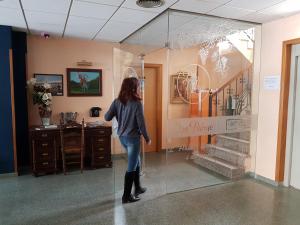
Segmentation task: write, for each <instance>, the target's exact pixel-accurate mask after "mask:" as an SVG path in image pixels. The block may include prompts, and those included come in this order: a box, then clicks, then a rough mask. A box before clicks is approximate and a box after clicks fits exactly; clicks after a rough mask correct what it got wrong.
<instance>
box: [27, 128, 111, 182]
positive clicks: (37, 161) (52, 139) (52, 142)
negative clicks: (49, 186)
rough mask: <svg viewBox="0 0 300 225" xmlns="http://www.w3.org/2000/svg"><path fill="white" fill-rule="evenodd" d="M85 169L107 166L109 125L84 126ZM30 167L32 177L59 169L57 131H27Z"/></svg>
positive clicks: (32, 129)
mask: <svg viewBox="0 0 300 225" xmlns="http://www.w3.org/2000/svg"><path fill="white" fill-rule="evenodd" d="M84 132H85V149H84V166H85V168H90V169H96V168H103V167H111V166H112V161H111V134H112V130H111V127H110V126H98V127H85V128H84ZM29 141H30V149H31V168H32V173H33V174H34V175H35V176H38V175H41V174H49V173H57V172H60V171H61V170H62V157H61V148H60V130H59V128H51V129H50V128H42V127H31V128H30V130H29Z"/></svg>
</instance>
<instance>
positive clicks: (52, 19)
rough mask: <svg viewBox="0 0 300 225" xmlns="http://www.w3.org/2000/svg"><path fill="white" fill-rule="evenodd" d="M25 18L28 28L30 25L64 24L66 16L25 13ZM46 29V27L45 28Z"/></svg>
mask: <svg viewBox="0 0 300 225" xmlns="http://www.w3.org/2000/svg"><path fill="white" fill-rule="evenodd" d="M25 16H26V19H27V22H28V26H29V28H30V25H31V23H44V24H57V25H60V24H63V25H64V24H65V22H66V19H67V15H63V14H54V13H44V12H36V11H34V12H33V11H25ZM45 28H46V27H45Z"/></svg>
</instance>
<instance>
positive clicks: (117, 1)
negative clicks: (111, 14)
mask: <svg viewBox="0 0 300 225" xmlns="http://www.w3.org/2000/svg"><path fill="white" fill-rule="evenodd" d="M75 1H80V2H93V3H98V4H105V5H113V6H120V5H121V3H122V2H123V0H75Z"/></svg>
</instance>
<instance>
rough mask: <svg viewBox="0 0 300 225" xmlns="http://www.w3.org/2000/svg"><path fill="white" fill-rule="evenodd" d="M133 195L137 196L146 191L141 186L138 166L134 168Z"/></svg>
mask: <svg viewBox="0 0 300 225" xmlns="http://www.w3.org/2000/svg"><path fill="white" fill-rule="evenodd" d="M134 188H135V190H134V195H135V197H138V196H139V195H140V194H143V193H145V192H146V190H147V188H143V187H142V186H141V181H140V166H137V167H136V170H135V176H134Z"/></svg>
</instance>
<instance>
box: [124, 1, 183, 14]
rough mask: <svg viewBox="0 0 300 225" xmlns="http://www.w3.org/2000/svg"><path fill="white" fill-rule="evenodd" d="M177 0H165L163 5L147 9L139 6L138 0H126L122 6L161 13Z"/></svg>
mask: <svg viewBox="0 0 300 225" xmlns="http://www.w3.org/2000/svg"><path fill="white" fill-rule="evenodd" d="M176 1H177V0H165V4H164V5H163V6H162V7H159V8H151V9H147V8H142V7H139V6H138V5H137V4H136V0H126V2H125V3H124V4H123V5H122V7H124V8H129V9H136V10H142V11H145V12H156V13H160V12H163V11H164V10H165V9H167V8H169V7H170V6H171V5H173V4H174V3H175V2H176ZM184 1H186V0H184Z"/></svg>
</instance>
